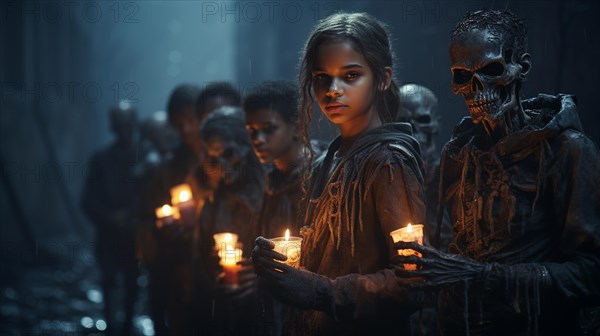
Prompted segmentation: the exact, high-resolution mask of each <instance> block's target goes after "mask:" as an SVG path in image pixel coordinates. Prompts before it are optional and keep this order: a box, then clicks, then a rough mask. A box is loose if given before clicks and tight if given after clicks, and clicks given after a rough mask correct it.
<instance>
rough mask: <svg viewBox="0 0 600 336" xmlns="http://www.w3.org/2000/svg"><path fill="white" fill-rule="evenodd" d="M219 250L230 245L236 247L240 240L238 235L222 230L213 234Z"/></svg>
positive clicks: (225, 248)
mask: <svg viewBox="0 0 600 336" xmlns="http://www.w3.org/2000/svg"><path fill="white" fill-rule="evenodd" d="M213 239H214V240H215V246H216V247H217V250H219V251H221V250H227V249H228V248H229V247H230V246H231V248H234V247H235V246H236V244H237V241H238V235H236V234H235V233H230V232H222V233H217V234H214V235H213Z"/></svg>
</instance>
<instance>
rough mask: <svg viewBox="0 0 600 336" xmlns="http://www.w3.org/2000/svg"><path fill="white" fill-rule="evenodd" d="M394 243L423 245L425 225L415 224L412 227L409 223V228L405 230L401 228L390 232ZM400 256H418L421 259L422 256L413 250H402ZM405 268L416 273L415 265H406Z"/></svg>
mask: <svg viewBox="0 0 600 336" xmlns="http://www.w3.org/2000/svg"><path fill="white" fill-rule="evenodd" d="M390 235H391V236H392V239H393V240H394V243H397V242H399V241H403V242H417V243H419V245H423V224H415V225H412V224H410V223H408V226H406V227H405V228H400V229H398V230H394V231H392V232H390ZM398 255H401V256H411V255H416V256H418V257H421V254H420V253H418V252H417V251H415V250H411V249H400V250H398ZM404 268H405V269H407V270H411V271H414V270H416V269H417V267H416V265H415V264H404Z"/></svg>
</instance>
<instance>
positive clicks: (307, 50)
mask: <svg viewBox="0 0 600 336" xmlns="http://www.w3.org/2000/svg"><path fill="white" fill-rule="evenodd" d="M389 36H390V35H389V33H388V29H387V26H386V25H385V24H384V23H382V22H380V21H379V20H377V19H376V18H374V17H372V16H371V15H369V14H366V13H336V14H333V15H330V16H328V17H327V18H325V19H323V20H321V21H319V22H317V23H316V25H315V26H314V28H313V30H312V32H311V34H310V36H309V37H308V40H307V41H306V44H305V45H304V49H303V52H302V59H301V62H300V66H299V68H300V69H299V81H300V93H301V100H300V122H299V129H300V131H301V137H302V142H303V143H304V145H305V146H306V148H308V149H309V159H308V161H309V164H307V165H305V167H307V168H308V172H307V173H306V172H305V174H304V177H303V180H302V189H303V191H304V195H305V197H310V195H307V192H308V190H307V187H308V183H309V180H310V178H311V177H310V167H311V166H312V165H311V164H310V162H312V161H313V158H314V151H313V149H312V147H311V145H310V134H309V129H310V122H311V119H312V114H313V106H314V105H313V104H314V96H313V77H312V71H313V69H314V68H315V65H316V61H317V49H318V48H319V46H320V45H321V44H323V43H324V42H330V41H350V42H351V43H352V45H353V47H354V48H355V50H356V51H357V52H359V53H360V54H361V55H362V56H363V58H364V59H365V60H366V62H367V64H368V65H369V68H370V69H371V71H372V72H373V75H374V87H373V90H374V92H375V94H374V98H373V99H374V101H375V104H376V105H375V109H376V111H377V113H378V115H379V118H380V119H381V121H382V122H384V123H385V122H390V121H393V117H394V116H395V115H396V113H397V111H398V107H399V102H400V98H399V88H398V85H397V84H396V82H395V81H394V79H393V78H392V80H391V83H390V86H389V87H388V88H387V89H386V90H384V91H382V90H380V89H379V87H380V85H382V84H383V83H385V81H386V71H385V67H391V68H392V69H393V67H394V54H393V52H392V46H391V42H390V37H389Z"/></svg>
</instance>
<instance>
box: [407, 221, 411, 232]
mask: <svg viewBox="0 0 600 336" xmlns="http://www.w3.org/2000/svg"><path fill="white" fill-rule="evenodd" d="M406 232H412V224H410V223H408V226H407V227H406Z"/></svg>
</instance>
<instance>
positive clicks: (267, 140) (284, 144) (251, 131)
mask: <svg viewBox="0 0 600 336" xmlns="http://www.w3.org/2000/svg"><path fill="white" fill-rule="evenodd" d="M246 129H247V130H248V135H250V139H251V140H252V147H253V148H254V153H255V154H256V156H257V157H258V159H259V160H260V162H262V163H268V162H274V161H275V160H277V159H279V158H281V157H283V156H285V155H286V154H288V153H289V152H290V149H291V148H292V145H293V144H294V142H295V141H296V140H295V135H296V128H295V127H294V126H293V125H289V124H287V123H286V122H285V120H283V118H282V117H281V115H280V114H279V113H278V112H276V111H273V110H272V109H267V108H265V109H259V110H256V111H254V112H252V113H246Z"/></svg>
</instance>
